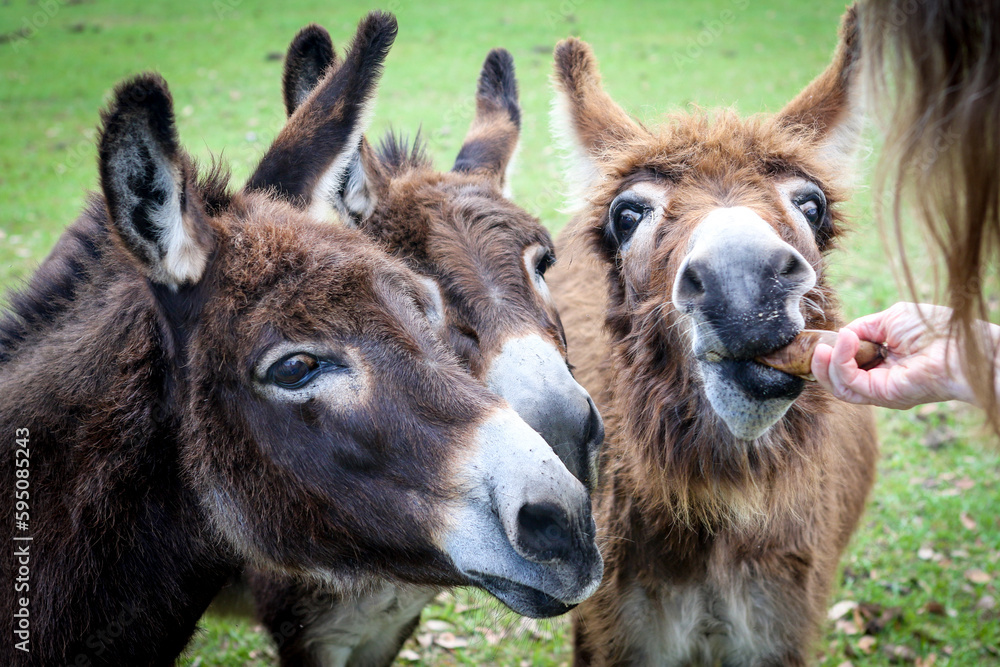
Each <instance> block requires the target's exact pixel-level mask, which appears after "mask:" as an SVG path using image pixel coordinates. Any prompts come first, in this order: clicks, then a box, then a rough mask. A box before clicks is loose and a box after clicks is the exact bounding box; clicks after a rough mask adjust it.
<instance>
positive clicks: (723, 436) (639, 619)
mask: <svg viewBox="0 0 1000 667" xmlns="http://www.w3.org/2000/svg"><path fill="white" fill-rule="evenodd" d="M855 26H856V23H855V19H854V13H853V10H852V11H849V13H848V14H847V16H846V17H845V23H844V25H843V27H842V33H841V37H842V41H841V44H840V46H839V47H838V50H837V52H836V55H835V56H834V60H833V63H832V65H831V66H830V67H829V68H828V69H827V70H826V72H824V73H823V74H822V75H821V76H819V77H818V78H817V79H816V80H815V81H813V82H812V83H811V84H810V85H809V86H808V87H807V88H806V89H805V90H804V91H803V92H802V93H801V94H800V95H799V96H798V97H797V98H796V99H795V100H793V101H792V102H791V103H790V104H789V105H788V106H787V107H785V109H783V110H782V111H781V112H780V113H778V114H777V115H775V116H771V117H754V118H750V119H740V118H738V117H736V116H735V114H733V113H732V112H730V111H720V112H718V113H715V114H713V115H712V116H705V115H701V114H678V115H675V116H672V117H670V118H669V120H667V122H665V123H664V124H663V125H662V126H659V127H656V128H647V127H645V126H643V125H641V124H640V123H638V122H636V121H634V120H633V119H632V118H630V117H629V116H628V115H627V114H626V113H625V112H624V111H623V110H622V109H621V108H620V107H619V106H618V105H616V104H615V102H613V101H612V100H611V99H610V98H609V97H608V95H607V94H606V93H605V92H604V91H603V89H602V88H601V84H600V75H599V73H598V68H597V63H596V60H595V58H594V55H593V54H592V52H591V49H590V48H589V47H588V46H587V45H586V44H585V43H583V42H581V41H579V40H576V39H569V40H566V41H564V42H562V43H560V44H559V45H558V47H557V48H556V52H555V77H554V81H555V86H556V91H557V103H556V106H555V108H554V127H555V131H556V132H557V133H558V134H560V135H561V137H562V138H563V139H564V140H565V141H566V143H567V146H568V148H569V149H570V151H571V158H572V159H573V162H572V164H571V175H572V176H573V177H574V178H575V181H576V182H575V185H576V187H577V188H578V190H577V194H576V198H575V199H576V201H575V203H576V204H578V205H579V207H580V211H579V214H578V216H577V217H576V219H575V220H574V221H573V222H572V224H571V226H570V227H569V228H568V229H567V231H566V233H565V234H564V235H563V236H562V238H561V241H563V242H565V248H560V253H561V255H562V256H561V258H560V264H559V265H557V267H555V269H554V270H553V271H552V272H550V286H551V289H552V293H553V295H554V296H555V299H556V303H557V304H558V306H559V308H560V313H561V314H562V317H563V322H564V324H565V326H566V333H567V336H568V338H569V351H570V360H571V361H572V362H573V364H575V366H576V368H577V369H578V377H579V378H580V380H581V382H582V383H583V385H584V386H585V387H587V388H588V389H589V390H590V392H591V394H592V395H593V396H594V398H595V400H596V401H597V403H598V406H599V407H600V409H601V411H602V412H603V413H604V415H605V418H606V420H607V427H608V439H607V443H606V445H605V449H604V453H603V454H602V456H601V477H600V483H599V489H598V491H597V492H596V494H595V514H596V515H597V519H598V534H599V541H600V543H601V544H602V548H603V553H604V557H605V563H606V574H605V577H604V581H603V582H602V585H601V587H600V588H599V589H598V592H597V593H595V594H594V596H593V597H591V598H590V600H588V601H587V602H585V603H584V604H583V605H581V606H580V607H579V609H578V611H577V612H576V614H575V622H574V629H575V664H577V665H660V666H681V665H719V664H722V665H726V666H728V667H735V666H737V665H740V666H748V667H749V666H754V667H759V666H764V665H772V666H774V667H777V666H784V667H787V666H789V665H802V664H806V663H809V662H812V658H811V642H812V641H813V640H814V639H815V638H816V636H817V630H818V629H819V628H820V625H821V623H822V621H823V619H824V609H825V605H826V601H827V597H828V594H829V592H830V586H831V583H832V582H833V579H834V574H835V570H836V567H837V562H838V559H839V556H840V554H841V552H842V551H843V549H844V547H845V546H846V544H847V542H848V540H849V538H850V536H851V533H852V532H853V530H854V528H855V526H856V524H857V522H858V519H859V516H860V514H861V512H862V510H863V507H864V503H865V498H866V496H867V494H868V491H869V489H870V488H871V485H872V482H873V477H874V471H875V461H876V456H877V449H878V445H877V441H876V435H875V428H874V425H873V420H872V416H871V413H870V411H869V410H868V409H866V408H861V407H856V406H852V405H848V404H846V403H841V402H839V401H836V400H833V399H832V398H831V397H830V396H828V395H826V394H824V393H823V392H822V391H820V390H818V389H817V387H815V386H813V385H809V386H805V385H804V382H803V381H802V380H801V379H798V378H796V377H792V376H789V375H785V374H784V373H781V372H779V371H776V370H773V369H770V368H768V367H765V366H762V365H760V364H758V363H757V362H755V361H754V359H755V357H757V356H758V355H760V354H762V353H766V352H769V351H771V350H775V349H777V348H780V347H782V346H784V345H785V344H786V343H788V342H789V341H790V340H791V339H792V337H793V336H795V335H796V333H797V332H798V331H800V330H801V329H802V328H803V327H805V326H808V327H810V328H821V329H831V328H836V327H837V326H838V325H839V324H840V315H839V313H838V310H837V305H836V302H835V297H834V294H833V292H832V290H831V289H830V287H829V286H828V285H827V284H826V275H825V273H826V271H825V261H824V253H825V252H826V251H827V250H829V249H830V248H831V247H832V244H833V241H834V239H835V237H836V235H837V234H838V233H839V231H840V221H839V217H840V214H839V213H838V211H837V206H836V205H837V203H838V202H839V201H840V200H841V199H843V197H844V194H843V192H842V191H841V189H840V188H842V187H844V184H843V183H841V182H840V181H841V179H842V178H843V175H844V173H845V172H846V171H847V170H848V169H849V167H848V165H847V162H846V159H847V158H848V157H849V155H850V153H851V152H852V149H853V144H854V143H855V141H856V140H857V138H858V137H857V134H858V132H859V128H860V109H859V100H858V91H857V79H858V75H857V61H858V50H859V40H858V37H857V34H856V27H855ZM602 284H603V285H606V287H607V289H606V290H599V286H600V285H602ZM598 292H603V293H605V295H604V296H601V297H597V298H595V293H598ZM602 323H603V324H604V325H605V326H604V327H603V328H602V327H601V324H602Z"/></svg>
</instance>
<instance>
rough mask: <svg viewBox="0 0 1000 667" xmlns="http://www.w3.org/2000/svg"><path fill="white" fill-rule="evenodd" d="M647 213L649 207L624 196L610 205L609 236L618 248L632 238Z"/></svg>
mask: <svg viewBox="0 0 1000 667" xmlns="http://www.w3.org/2000/svg"><path fill="white" fill-rule="evenodd" d="M648 213H649V207H648V206H646V205H645V204H643V203H641V202H638V201H635V200H634V199H632V198H630V197H628V196H627V195H626V196H622V197H619V198H618V199H616V200H615V201H613V202H612V203H611V215H610V222H611V225H610V229H609V232H610V235H611V237H612V239H614V242H615V245H616V246H618V247H619V248H620V247H621V246H622V245H624V243H625V242H626V241H628V240H629V239H630V238H632V233H633V232H635V229H636V227H638V226H639V223H640V222H642V220H643V218H645V217H646V215H647V214H648Z"/></svg>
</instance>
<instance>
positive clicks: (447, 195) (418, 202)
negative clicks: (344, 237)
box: [370, 173, 552, 262]
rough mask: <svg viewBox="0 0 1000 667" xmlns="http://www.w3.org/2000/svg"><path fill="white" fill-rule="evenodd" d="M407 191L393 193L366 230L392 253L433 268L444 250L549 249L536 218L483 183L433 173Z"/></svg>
mask: <svg viewBox="0 0 1000 667" xmlns="http://www.w3.org/2000/svg"><path fill="white" fill-rule="evenodd" d="M408 186H409V187H406V188H394V189H393V194H392V198H391V200H390V202H388V206H386V209H385V210H386V211H387V213H386V214H385V215H383V216H381V218H380V219H379V220H377V221H375V222H374V224H373V229H371V230H370V231H372V232H374V233H375V234H376V235H379V236H381V237H382V238H383V240H384V241H386V242H387V243H388V244H389V246H390V250H392V251H393V252H402V253H405V254H407V255H410V256H416V257H418V258H419V259H421V260H424V261H430V262H437V261H442V260H444V259H445V257H443V256H442V254H441V253H442V252H443V251H446V250H448V249H457V250H469V249H470V246H476V247H480V246H482V247H483V248H485V245H488V246H490V248H489V249H490V250H491V251H495V252H501V253H502V252H503V251H504V250H509V251H510V252H512V253H516V254H518V255H520V253H521V250H522V249H523V248H524V247H525V246H527V245H530V244H534V243H540V244H543V245H551V243H552V240H551V237H550V235H549V233H548V232H547V231H546V230H545V228H544V227H543V226H542V224H541V223H540V222H539V220H538V219H537V218H535V217H533V216H532V215H530V214H529V213H528V212H527V211H525V210H524V209H522V208H520V207H519V206H517V205H516V204H514V203H512V202H510V201H509V200H507V199H505V198H504V197H503V195H502V194H501V193H500V192H498V191H497V190H496V188H495V186H493V185H490V184H488V183H486V182H485V179H480V178H475V177H470V176H467V175H464V174H450V173H449V174H440V173H438V174H433V175H428V176H427V177H425V178H423V179H420V180H417V179H414V180H411V182H410V183H409V184H408ZM484 244H485V245H484ZM445 254H447V253H445ZM466 260H467V258H466Z"/></svg>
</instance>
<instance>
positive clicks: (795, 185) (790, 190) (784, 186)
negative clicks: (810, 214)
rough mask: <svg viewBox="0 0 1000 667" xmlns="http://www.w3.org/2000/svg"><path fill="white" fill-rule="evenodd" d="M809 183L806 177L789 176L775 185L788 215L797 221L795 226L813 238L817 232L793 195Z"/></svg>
mask: <svg viewBox="0 0 1000 667" xmlns="http://www.w3.org/2000/svg"><path fill="white" fill-rule="evenodd" d="M808 185H809V181H807V180H805V179H804V178H789V179H787V180H784V181H781V182H779V183H777V184H776V185H775V186H774V187H775V189H776V190H777V191H778V195H779V196H780V199H781V205H782V206H784V207H785V211H786V212H787V213H788V216H789V217H790V218H791V219H792V220H794V221H795V226H796V227H798V229H799V231H800V232H801V233H803V234H805V235H806V237H807V238H812V237H813V236H814V234H815V232H814V231H813V228H812V226H811V225H810V224H809V221H808V220H806V216H805V214H804V213H803V212H802V210H801V209H800V208H799V207H798V206H797V205H796V204H795V202H794V201H793V197H795V195H796V194H797V193H798V192H800V191H801V190H803V189H804V188H805V187H806V186H808Z"/></svg>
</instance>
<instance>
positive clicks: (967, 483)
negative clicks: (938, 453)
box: [955, 477, 976, 491]
mask: <svg viewBox="0 0 1000 667" xmlns="http://www.w3.org/2000/svg"><path fill="white" fill-rule="evenodd" d="M975 485H976V480H974V479H972V478H970V477H963V478H962V479H960V480H958V481H957V482H955V488H957V489H958V490H960V491H968V490H969V489H971V488H972V487H974V486H975Z"/></svg>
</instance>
